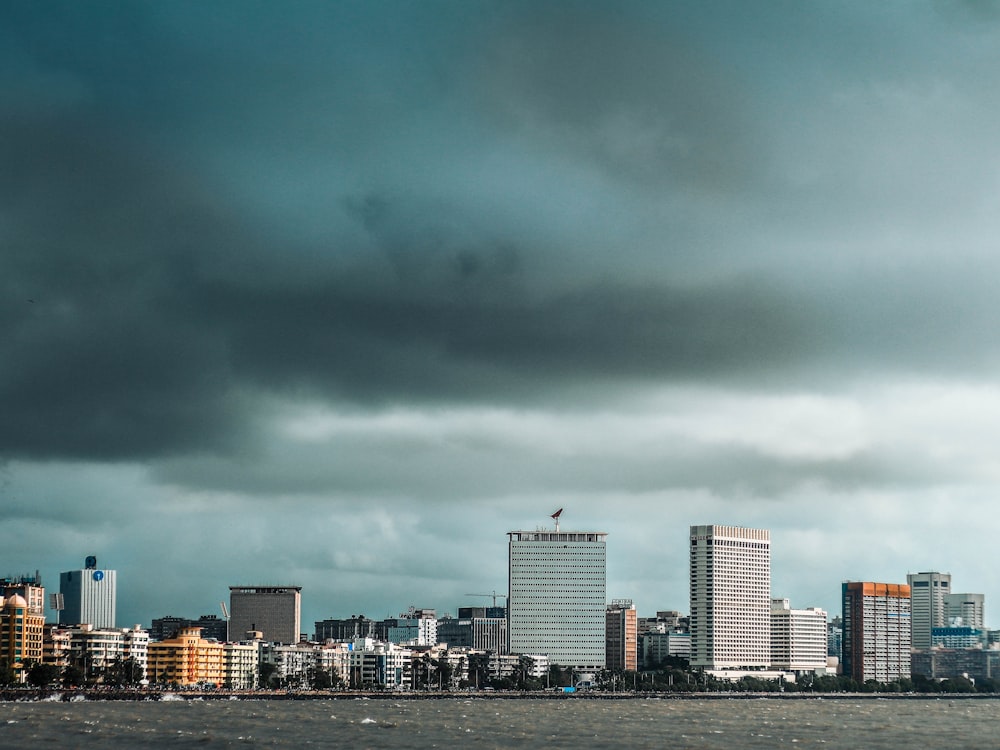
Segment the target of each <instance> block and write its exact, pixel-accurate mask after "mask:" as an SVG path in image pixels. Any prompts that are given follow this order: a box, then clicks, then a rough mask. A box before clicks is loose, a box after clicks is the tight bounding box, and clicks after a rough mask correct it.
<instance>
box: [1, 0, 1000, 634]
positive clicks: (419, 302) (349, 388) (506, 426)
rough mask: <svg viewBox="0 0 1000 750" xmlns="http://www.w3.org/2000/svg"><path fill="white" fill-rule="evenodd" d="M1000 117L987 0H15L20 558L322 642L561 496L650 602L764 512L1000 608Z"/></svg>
mask: <svg viewBox="0 0 1000 750" xmlns="http://www.w3.org/2000/svg"><path fill="white" fill-rule="evenodd" d="M998 122H1000V8H997V6H994V5H992V4H990V3H986V2H982V3H980V2H976V3H972V2H967V3H963V2H959V1H958V0H954V1H951V2H945V1H944V0H941V2H932V1H931V0H926V1H920V0H917V1H915V2H898V3H892V2H890V3H878V4H871V3H868V2H836V3H833V2H831V3H801V2H792V1H790V0H789V1H783V0H774V1H773V2H760V3H746V2H743V1H742V0H734V1H733V2H690V3H681V2H675V3H663V2H614V3H612V2H597V3H590V2H555V1H551V2H537V0H534V1H532V2H518V1H516V0H503V1H502V2H487V1H485V0H483V1H476V0H473V1H471V2H470V1H469V0H454V1H452V2H434V1H433V0H431V1H429V2H424V1H420V2H408V1H405V0H394V1H389V0H387V1H385V2H372V0H361V1H359V2H304V1H303V2H294V3H271V2H250V1H249V0H233V1H232V2H212V3H204V2H183V1H182V0H176V1H174V2H169V3H163V2H126V3H113V4H109V3H78V2H74V1H72V0H67V2H63V3H60V2H39V3H4V4H3V7H2V9H0V508H2V512H3V533H4V543H3V545H2V547H0V575H15V574H21V573H25V572H33V571H34V570H35V569H39V570H40V571H41V572H42V576H43V579H44V580H45V582H46V583H47V584H48V585H49V587H52V586H53V584H54V585H55V586H56V587H57V586H58V574H59V572H60V571H62V570H69V569H73V568H77V567H80V566H81V565H82V563H83V560H84V557H86V556H87V555H91V554H94V555H97V557H98V561H99V563H100V565H101V566H102V567H108V568H113V569H116V570H117V571H118V580H119V620H120V622H119V624H121V625H129V624H131V623H145V624H148V623H149V621H150V620H151V618H153V617H160V616H163V615H166V614H173V615H178V616H187V617H197V616H199V615H201V614H213V613H218V611H219V607H218V602H219V601H220V600H223V599H226V598H227V597H228V586H230V585H237V584H278V583H284V584H296V585H300V586H302V587H303V622H304V629H306V630H308V631H309V632H311V631H312V622H313V621H314V620H316V619H322V618H325V617H343V616H349V615H351V614H356V613H365V614H367V615H368V616H369V617H384V616H386V615H389V614H396V613H398V612H400V611H402V610H404V609H406V607H408V606H409V605H410V604H414V605H416V606H418V607H435V608H437V609H438V611H439V612H443V611H450V612H454V611H455V610H456V608H457V607H459V606H467V605H472V604H477V603H484V602H486V601H487V600H486V599H485V598H482V597H470V596H467V594H470V593H473V594H482V593H486V592H492V591H493V590H496V591H498V592H501V593H502V592H503V591H504V590H505V589H506V586H507V557H506V555H507V546H506V545H507V537H506V532H508V531H511V530H515V529H534V528H536V527H538V526H540V525H546V524H549V523H551V521H550V519H549V514H551V513H553V512H554V511H555V510H556V509H558V508H560V507H564V508H565V511H564V514H563V518H562V528H563V529H571V528H572V529H584V530H601V531H607V532H608V533H609V537H608V594H609V597H614V598H625V597H628V598H632V599H634V600H635V602H636V606H637V608H638V610H639V613H640V615H651V614H653V613H654V612H655V611H656V610H657V609H679V610H682V611H686V610H687V607H688V591H687V557H686V551H687V533H688V527H689V526H690V525H692V524H702V523H725V524H736V525H745V526H754V527H764V528H769V529H770V530H771V539H772V587H773V594H774V595H776V596H787V597H789V598H790V599H791V600H792V604H793V606H797V607H806V606H821V607H824V608H826V609H828V610H829V611H830V612H831V615H832V614H834V613H837V612H839V609H840V603H839V602H840V599H839V597H840V584H841V582H842V581H843V580H845V579H868V580H882V581H890V582H905V580H906V574H907V572H916V571H922V570H939V571H945V572H950V573H951V574H952V576H953V586H954V588H955V590H956V591H974V592H982V593H985V594H986V597H987V620H988V622H989V624H991V625H993V626H996V625H997V624H998V621H997V620H996V619H994V617H993V615H991V612H1000V572H998V570H997V567H996V565H995V555H994V552H995V546H996V544H997V541H998V537H1000V513H998V512H997V511H996V510H995V509H994V508H995V507H996V506H995V500H996V498H997V488H998V484H1000V457H998V454H997V445H998V444H1000V381H998V374H1000V291H998V286H1000V253H998V252H997V249H998V248H997V244H998V243H997V238H998V237H1000V210H998V209H1000V138H998V137H997V123H998ZM990 602H994V603H995V604H994V605H992V606H991V604H990Z"/></svg>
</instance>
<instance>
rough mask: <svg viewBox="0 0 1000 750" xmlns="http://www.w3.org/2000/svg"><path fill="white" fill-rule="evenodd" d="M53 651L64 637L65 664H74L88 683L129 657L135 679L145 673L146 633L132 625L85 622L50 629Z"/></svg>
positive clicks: (94, 681)
mask: <svg viewBox="0 0 1000 750" xmlns="http://www.w3.org/2000/svg"><path fill="white" fill-rule="evenodd" d="M51 638H52V648H53V651H54V650H55V648H57V646H58V645H59V644H60V643H61V642H62V639H63V638H68V644H69V651H68V653H67V654H65V660H66V662H67V665H71V666H75V667H77V668H78V669H79V670H80V672H81V673H82V674H83V678H84V680H85V681H86V682H88V683H101V682H104V681H105V679H106V678H107V676H108V674H109V672H111V671H113V670H115V669H119V668H121V667H122V665H123V664H124V663H125V662H127V661H129V660H131V661H132V662H134V665H135V667H136V670H137V673H136V675H135V676H136V678H137V679H138V680H143V679H146V676H147V675H148V671H147V670H148V657H149V633H148V632H147V631H146V630H144V629H143V628H141V627H140V626H138V625H136V626H135V627H133V628H131V629H123V628H95V627H94V626H92V625H90V624H89V623H84V624H83V625H80V626H78V627H72V628H65V629H56V630H53V631H52V632H51Z"/></svg>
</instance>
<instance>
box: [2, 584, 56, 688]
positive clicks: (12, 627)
mask: <svg viewBox="0 0 1000 750" xmlns="http://www.w3.org/2000/svg"><path fill="white" fill-rule="evenodd" d="M44 627H45V617H44V616H43V615H40V614H36V613H33V612H32V611H31V608H30V607H29V606H28V601H27V600H26V599H25V598H24V597H23V596H21V595H20V594H13V595H11V596H8V597H6V598H0V663H3V664H6V665H7V666H8V667H9V668H10V669H11V671H12V672H13V674H14V679H15V680H16V681H18V682H23V681H24V675H25V670H26V669H27V665H28V664H29V663H30V662H41V661H42V631H43V629H44Z"/></svg>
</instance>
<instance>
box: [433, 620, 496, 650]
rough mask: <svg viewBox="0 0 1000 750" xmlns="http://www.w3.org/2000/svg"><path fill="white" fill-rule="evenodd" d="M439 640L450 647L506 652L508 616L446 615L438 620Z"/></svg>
mask: <svg viewBox="0 0 1000 750" xmlns="http://www.w3.org/2000/svg"><path fill="white" fill-rule="evenodd" d="M437 640H438V643H445V644H447V645H448V647H449V648H469V649H474V650H476V651H491V652H493V653H496V654H505V653H507V651H508V647H507V618H506V617H461V616H460V617H445V618H442V619H440V620H438V622H437Z"/></svg>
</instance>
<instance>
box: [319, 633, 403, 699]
mask: <svg viewBox="0 0 1000 750" xmlns="http://www.w3.org/2000/svg"><path fill="white" fill-rule="evenodd" d="M412 653H413V652H412V651H411V650H410V649H409V648H404V647H402V646H398V645H396V644H395V643H386V642H383V641H375V640H372V639H371V638H357V639H355V640H354V641H352V642H350V643H347V644H343V646H342V647H341V648H339V649H338V650H337V657H336V670H337V673H338V675H339V676H340V678H341V679H342V680H343V681H344V683H345V684H346V685H347V686H348V687H350V688H351V689H361V688H367V687H381V688H386V689H388V690H405V689H408V688H409V686H410V672H411V657H412Z"/></svg>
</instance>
